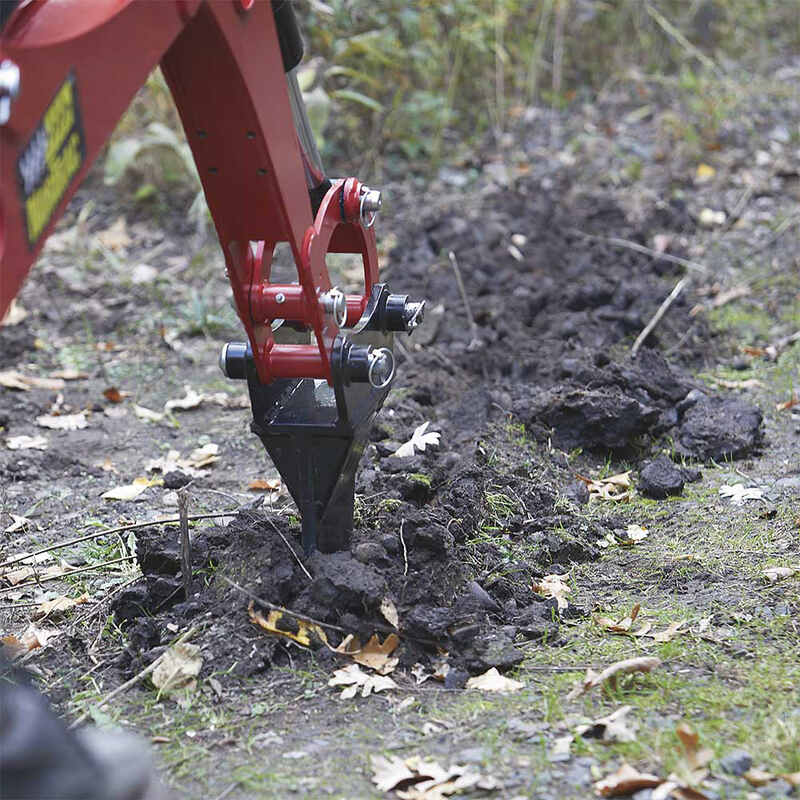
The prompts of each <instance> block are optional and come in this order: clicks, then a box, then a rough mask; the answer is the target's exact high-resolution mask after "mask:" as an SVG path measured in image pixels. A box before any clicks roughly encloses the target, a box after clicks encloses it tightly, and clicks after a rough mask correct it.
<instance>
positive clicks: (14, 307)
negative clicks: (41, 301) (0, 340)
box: [0, 299, 28, 328]
mask: <svg viewBox="0 0 800 800" xmlns="http://www.w3.org/2000/svg"><path fill="white" fill-rule="evenodd" d="M27 316H28V312H27V311H26V310H25V309H24V308H23V307H22V304H21V303H19V302H18V301H17V300H16V299H15V300H12V301H11V305H10V306H9V307H8V311H6V313H5V316H4V317H3V318H2V319H0V328H10V327H11V326H12V325H19V323H20V322H22V321H23V320H24V319H25V318H26V317H27Z"/></svg>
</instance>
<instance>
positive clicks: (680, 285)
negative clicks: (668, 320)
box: [631, 278, 691, 356]
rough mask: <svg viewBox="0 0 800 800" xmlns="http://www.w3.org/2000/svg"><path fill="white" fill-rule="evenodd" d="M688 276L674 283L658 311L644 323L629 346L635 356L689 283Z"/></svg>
mask: <svg viewBox="0 0 800 800" xmlns="http://www.w3.org/2000/svg"><path fill="white" fill-rule="evenodd" d="M690 281H691V279H690V278H681V279H680V280H679V281H678V282H677V283H676V284H675V288H674V289H673V290H672V291H671V292H670V293H669V294H668V295H667V297H666V299H665V300H664V302H663V303H662V304H661V305H660V306H659V307H658V311H656V313H655V314H653V318H652V319H651V320H650V322H648V323H647V325H645V328H644V330H643V331H642V332H641V333H640V334H639V335H638V336H637V337H636V341H635V342H634V343H633V347H632V348H631V355H632V356H635V355H636V354H637V353H638V352H639V348H640V347H641V346H642V345H643V344H644V341H645V339H647V337H648V336H649V335H650V334H651V333H652V332H653V329H654V328H655V327H656V325H658V323H659V322H661V318H662V317H663V316H664V314H666V313H667V310H668V309H669V307H670V306H671V305H672V304H673V303H674V302H675V299H676V298H677V297H678V295H679V294H680V293H681V292H682V291H683V289H684V287H685V286H686V285H687V284H689V283H690Z"/></svg>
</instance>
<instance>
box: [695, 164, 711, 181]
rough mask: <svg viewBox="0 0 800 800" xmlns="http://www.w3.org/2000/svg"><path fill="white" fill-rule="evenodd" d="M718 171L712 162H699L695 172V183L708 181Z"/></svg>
mask: <svg viewBox="0 0 800 800" xmlns="http://www.w3.org/2000/svg"><path fill="white" fill-rule="evenodd" d="M716 174H717V171H716V170H715V169H714V167H712V166H711V165H710V164H698V165H697V170H696V171H695V173H694V181H695V183H708V182H709V181H710V180H711V179H712V178H713V177H714V176H715V175H716Z"/></svg>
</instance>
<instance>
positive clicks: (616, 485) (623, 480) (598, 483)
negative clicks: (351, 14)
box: [576, 470, 633, 502]
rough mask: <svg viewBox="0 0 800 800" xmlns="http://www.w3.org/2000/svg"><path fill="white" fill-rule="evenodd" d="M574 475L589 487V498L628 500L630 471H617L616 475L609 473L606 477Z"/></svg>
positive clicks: (629, 495) (630, 483) (629, 494)
mask: <svg viewBox="0 0 800 800" xmlns="http://www.w3.org/2000/svg"><path fill="white" fill-rule="evenodd" d="M576 477H577V478H578V479H580V480H582V481H583V482H584V483H585V484H586V485H587V486H588V488H589V500H615V501H617V502H622V501H626V500H630V497H631V487H632V486H633V484H632V482H631V473H630V470H629V471H628V472H619V473H617V474H616V475H610V476H609V477H608V478H599V479H598V480H595V479H593V478H586V477H584V476H583V475H578V474H577V473H576Z"/></svg>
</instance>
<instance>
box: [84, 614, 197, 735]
mask: <svg viewBox="0 0 800 800" xmlns="http://www.w3.org/2000/svg"><path fill="white" fill-rule="evenodd" d="M196 632H197V626H196V625H193V626H192V627H191V628H189V630H188V631H186V633H184V634H182V635H181V636H179V637H178V638H177V639H176V640H175V642H174V643H173V644H180V643H181V642H185V641H186V640H187V639H189V638H190V637H191V636H193V635H194V634H195V633H196ZM168 652H169V650H165V651H164V652H163V653H162V654H161V655H160V656H159V657H158V658H157V659H156V660H155V661H153V662H152V663H151V664H149V665H148V666H146V667H145V668H144V669H143V670H141V671H140V672H138V673H137V674H136V675H134V676H133V677H132V678H131V679H130V680H129V681H125V683H123V684H121V685H120V686H117V688H116V689H114V690H113V691H111V692H109V693H108V694H107V695H106V696H105V697H104V698H103V699H102V700H101V701H100V702H99V703H98V704H97V705H96V706H95V708H102V707H103V706H104V705H106V704H107V703H109V702H110V701H111V700H113V699H114V698H115V697H116V696H117V695H118V694H121V693H122V692H124V691H125V690H126V689H130V688H131V686H135V685H136V684H137V683H139V681H140V680H142V678H146V677H147V676H148V675H149V674H150V673H151V672H153V671H154V670H155V668H156V667H157V666H158V665H159V664H160V663H161V662H162V661H163V659H164V656H165V655H166V654H167V653H168ZM87 719H89V714H88V713H87V714H81V715H80V716H79V717H78V719H76V720H75V721H74V722H73V723H72V724H71V725H70V726H69V730H73V729H74V728H77V727H78V725H82V724H83V723H84V722H86V720H87Z"/></svg>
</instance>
